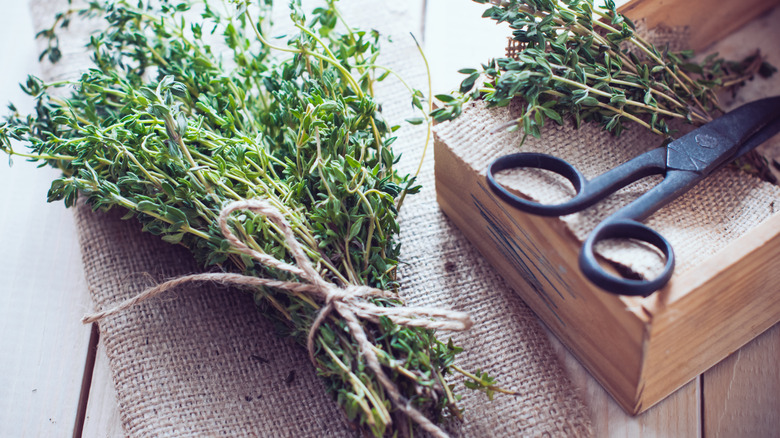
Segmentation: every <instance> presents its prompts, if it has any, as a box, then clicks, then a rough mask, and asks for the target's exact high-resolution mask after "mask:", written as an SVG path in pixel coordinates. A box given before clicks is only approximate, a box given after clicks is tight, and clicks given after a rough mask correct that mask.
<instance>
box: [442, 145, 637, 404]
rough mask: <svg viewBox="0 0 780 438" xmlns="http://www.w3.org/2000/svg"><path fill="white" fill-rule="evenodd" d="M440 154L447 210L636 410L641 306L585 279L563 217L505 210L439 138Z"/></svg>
mask: <svg viewBox="0 0 780 438" xmlns="http://www.w3.org/2000/svg"><path fill="white" fill-rule="evenodd" d="M434 154H435V163H436V164H435V173H436V191H437V195H438V201H439V205H440V207H441V209H442V210H443V211H444V213H445V214H447V216H448V217H449V218H450V219H451V220H452V221H453V222H454V223H455V224H456V225H457V226H458V228H459V229H460V230H461V231H462V232H463V233H464V234H465V235H466V236H467V237H468V239H469V240H470V241H471V242H472V243H473V244H474V245H475V246H476V247H477V248H478V249H479V251H480V252H481V253H482V254H483V255H484V256H485V257H486V258H487V259H488V260H489V261H490V263H491V264H492V265H493V266H494V267H495V268H496V270H497V271H498V272H499V273H500V274H501V275H502V276H503V278H504V279H505V280H506V281H507V283H509V284H510V285H511V286H512V287H513V288H514V289H515V291H517V293H519V294H520V296H521V297H522V298H523V300H524V301H525V302H526V303H527V304H528V305H529V306H530V307H531V308H532V309H533V310H534V312H536V314H537V315H538V316H539V317H540V318H541V319H542V320H543V321H544V322H545V324H546V325H547V326H548V327H549V328H550V329H551V330H552V331H553V332H554V333H555V334H556V336H558V337H559V338H560V339H561V340H562V341H563V343H564V344H566V345H567V346H568V347H569V348H570V349H571V350H572V351H573V353H574V354H575V356H577V357H578V358H579V359H580V361H581V362H582V363H583V364H584V365H585V366H586V368H588V370H589V371H590V373H591V374H592V375H593V376H594V377H595V378H596V379H597V380H599V382H600V383H601V384H602V385H603V386H604V387H605V388H606V389H607V390H608V391H609V392H610V393H611V394H612V395H613V397H614V398H615V399H616V400H617V401H618V403H620V404H621V405H622V406H623V408H624V409H626V410H627V411H630V412H633V411H635V409H636V406H637V405H639V404H640V402H639V400H638V395H639V394H638V391H637V389H638V385H639V380H640V373H641V369H642V360H643V357H644V349H645V348H646V333H647V332H648V328H647V327H646V320H644V319H643V318H642V315H643V313H642V310H641V308H640V306H639V305H637V306H636V307H635V308H634V310H632V309H631V308H630V307H631V306H630V303H632V302H634V301H632V300H631V299H623V298H619V297H616V296H614V295H610V294H605V293H604V292H602V291H599V290H597V289H595V287H594V286H593V285H591V284H590V283H589V282H587V280H586V279H585V278H584V277H582V275H581V274H580V273H579V268H578V267H577V262H576V261H577V253H578V252H579V245H578V243H577V242H575V240H574V239H573V237H571V236H570V235H569V233H568V232H567V231H565V228H564V225H563V224H562V223H561V222H560V221H559V220H558V219H555V218H542V217H538V216H531V215H526V214H524V213H521V212H518V211H515V210H514V209H511V208H507V207H506V206H505V205H504V204H503V202H502V201H500V200H498V199H497V198H496V197H495V195H493V194H492V193H491V192H490V191H489V189H488V188H487V186H486V185H485V183H484V179H485V178H484V175H482V174H481V173H480V172H478V171H476V170H475V169H474V168H472V167H471V166H469V165H468V164H466V163H465V162H464V161H463V160H461V159H460V158H459V157H458V156H457V154H456V153H454V152H453V151H452V150H451V149H450V148H449V147H448V146H447V145H446V144H445V143H444V142H443V141H441V140H440V139H439V138H438V136H437V137H436V140H435V142H434ZM636 302H637V303H638V302H639V301H638V300H637V301H636Z"/></svg>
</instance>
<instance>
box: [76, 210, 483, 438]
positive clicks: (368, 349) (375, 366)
mask: <svg viewBox="0 0 780 438" xmlns="http://www.w3.org/2000/svg"><path fill="white" fill-rule="evenodd" d="M245 210H248V211H253V212H255V213H259V214H261V215H263V216H265V217H266V218H267V219H268V220H269V221H271V222H272V223H273V224H274V225H276V227H277V228H278V229H279V230H280V231H281V232H282V234H283V236H284V239H285V243H286V244H287V247H288V249H289V251H290V252H291V254H292V256H293V258H294V259H295V265H292V264H289V263H287V262H284V261H282V260H279V259H277V258H275V257H273V256H270V255H268V254H265V253H262V252H259V251H257V250H255V249H253V248H250V247H249V246H248V245H247V244H246V243H244V242H243V241H241V240H240V239H239V238H238V237H237V236H236V235H235V233H233V231H232V230H231V229H230V227H229V226H228V218H229V217H230V215H231V214H232V213H233V212H236V211H245ZM218 223H219V227H220V230H221V231H222V234H223V235H224V236H225V238H226V239H227V240H228V241H229V242H230V245H231V247H232V249H233V250H235V251H237V252H239V253H241V254H245V255H247V256H249V257H251V258H252V259H253V260H255V261H256V262H258V263H261V264H263V265H265V266H266V267H271V268H276V269H280V270H283V271H286V272H289V273H291V274H294V275H296V276H297V277H298V278H300V279H301V280H302V281H301V282H295V281H281V280H275V279H268V278H259V277H253V276H248V275H243V274H232V273H206V274H193V275H185V276H181V277H178V278H175V279H173V280H169V281H167V282H165V283H162V284H160V285H158V286H155V287H153V288H150V289H147V290H145V291H144V292H141V293H140V294H138V295H136V296H135V297H132V298H130V299H128V300H126V301H124V302H122V303H120V304H119V305H117V306H116V307H114V308H112V309H109V310H105V311H102V312H97V313H94V314H91V315H87V316H85V317H84V318H82V322H84V323H90V322H95V321H99V320H101V319H103V318H105V317H107V316H110V315H113V314H116V313H119V312H121V311H123V310H126V309H128V308H130V307H132V306H135V305H136V304H138V303H140V302H142V301H145V300H147V299H149V298H152V297H154V296H156V295H159V294H161V293H163V292H165V291H168V290H170V289H173V288H175V287H177V286H179V285H181V284H183V283H188V282H193V281H212V282H216V283H222V284H226V285H238V286H265V287H271V288H276V289H280V290H286V291H290V292H294V293H306V294H309V295H310V296H312V297H314V298H317V299H318V300H319V301H320V302H322V303H323V306H322V308H320V310H319V312H318V314H317V317H316V318H315V320H314V322H313V323H312V326H311V328H310V329H309V334H308V337H307V342H306V347H307V349H308V351H309V358H310V359H311V361H312V363H314V365H315V366H317V361H316V359H315V356H314V353H315V348H316V346H315V340H316V334H317V330H318V329H319V327H320V325H322V323H323V322H324V321H325V318H327V317H328V315H330V314H331V313H332V312H333V311H335V312H336V313H338V314H339V315H340V316H341V318H342V319H343V320H344V322H345V323H346V325H347V328H348V329H349V332H350V333H351V334H352V336H353V337H354V338H355V341H356V343H357V344H358V347H359V350H360V353H361V354H362V355H363V357H364V358H365V359H366V364H367V365H368V366H369V368H371V370H372V371H374V373H375V374H376V376H377V380H379V382H380V384H381V385H382V386H383V387H384V389H385V390H386V392H387V394H388V395H389V397H390V399H391V400H392V401H393V403H394V404H395V405H396V407H398V408H399V409H400V410H402V411H403V412H404V413H405V414H406V415H408V416H409V417H410V418H412V419H413V420H414V421H415V422H417V423H418V424H419V425H420V426H421V427H422V428H423V429H425V430H426V431H428V432H430V433H431V434H433V435H434V436H439V437H441V436H446V434H445V433H444V431H442V430H441V429H440V428H439V427H438V426H436V425H435V424H433V423H432V422H431V421H430V420H429V419H428V418H426V417H425V416H424V415H423V414H422V413H421V412H419V411H418V410H417V409H415V408H414V407H412V406H411V404H410V403H409V401H408V400H406V399H405V398H404V397H403V396H402V395H401V393H400V391H399V390H398V387H397V386H396V385H395V383H394V382H393V381H392V380H390V378H389V377H387V375H386V374H385V373H384V371H383V370H382V366H381V364H380V363H379V359H378V358H377V356H376V352H375V351H374V345H373V344H372V343H371V341H369V340H368V336H367V334H366V332H365V329H364V328H363V325H362V324H361V323H360V319H364V320H367V321H371V322H373V323H378V322H379V318H380V317H383V316H384V317H387V318H389V319H390V320H391V321H393V322H394V323H396V324H399V325H404V326H408V327H425V328H429V329H443V330H467V329H468V328H470V327H471V325H472V321H471V318H470V317H469V315H468V314H467V313H464V312H456V311H451V310H442V309H436V308H431V307H407V306H385V305H382V304H381V302H379V304H378V303H377V302H372V301H370V300H369V299H370V298H386V299H393V300H399V298H398V297H397V296H396V295H395V294H394V293H392V292H390V291H386V290H382V289H377V288H373V287H369V286H365V285H357V284H347V285H344V286H339V285H336V284H334V283H331V282H328V281H327V280H325V279H324V278H323V277H322V275H320V273H319V272H318V271H317V270H316V269H315V267H314V266H313V265H312V262H311V260H310V259H309V257H308V256H307V255H306V252H305V251H304V249H303V247H302V246H301V244H300V243H299V242H298V240H297V239H296V238H295V232H294V230H293V228H292V226H290V224H289V223H288V222H287V219H286V218H285V217H284V215H283V214H282V213H281V212H280V211H279V210H278V209H277V208H276V207H274V206H273V205H271V204H270V203H269V202H268V201H266V200H262V199H252V200H243V201H234V202H231V203H229V204H227V205H226V206H225V207H224V208H223V209H222V211H221V212H220V214H219V218H218ZM387 420H388V424H389V423H390V422H391V421H392V420H391V419H389V418H388V419H387Z"/></svg>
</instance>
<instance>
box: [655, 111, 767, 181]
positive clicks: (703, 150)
mask: <svg viewBox="0 0 780 438" xmlns="http://www.w3.org/2000/svg"><path fill="white" fill-rule="evenodd" d="M779 131H780V96H777V97H769V98H766V99H761V100H757V101H754V102H750V103H748V104H745V105H742V106H741V107H739V108H737V109H735V110H733V111H730V112H728V113H726V114H724V115H723V116H721V117H719V118H717V119H715V120H713V121H712V122H710V123H707V124H706V125H704V126H702V127H701V128H699V129H696V130H694V131H692V132H690V133H688V134H686V135H684V136H683V137H681V138H679V139H678V140H675V141H673V142H671V143H669V145H668V146H667V148H668V152H667V159H666V162H667V167H668V168H669V169H678V170H689V171H694V172H697V173H702V174H705V175H706V174H709V173H710V172H712V171H713V170H714V169H716V168H717V167H719V166H720V165H721V164H723V163H725V162H728V161H731V160H733V159H735V158H736V157H738V156H740V155H742V154H744V153H746V152H748V151H750V150H751V149H753V148H755V147H756V146H758V145H760V144H761V143H763V142H764V141H766V140H767V139H769V138H770V137H772V136H773V135H774V134H776V133H777V132H779Z"/></svg>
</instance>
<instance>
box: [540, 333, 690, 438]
mask: <svg viewBox="0 0 780 438" xmlns="http://www.w3.org/2000/svg"><path fill="white" fill-rule="evenodd" d="M547 333H548V335H549V338H550V343H551V344H552V346H553V349H554V350H555V352H556V354H557V355H558V359H559V360H560V361H561V364H562V365H563V366H564V368H565V369H566V372H567V374H568V376H569V379H570V380H571V382H572V384H573V385H574V386H575V387H576V388H577V389H578V390H579V393H580V396H581V397H583V399H584V401H585V404H586V405H587V407H588V411H589V413H590V416H591V420H592V421H593V431H594V436H597V437H615V438H616V437H626V438H628V437H631V438H634V437H636V438H642V437H672V436H678V437H695V436H701V421H700V411H701V410H700V406H699V404H700V387H701V385H700V382H699V379H694V380H693V381H692V382H690V383H688V384H687V385H685V386H684V387H682V388H680V389H679V390H678V391H676V392H675V393H674V394H672V395H671V396H669V397H668V398H667V399H666V400H664V401H663V402H661V403H658V404H657V405H655V406H653V407H652V408H650V409H649V410H648V411H646V412H645V413H643V414H641V415H638V416H631V415H629V414H627V413H626V412H625V411H624V410H623V409H622V408H621V407H620V406H619V405H618V404H617V403H616V402H615V400H614V399H613V398H612V397H611V396H610V395H609V394H608V393H607V392H606V391H605V390H604V388H603V387H602V386H601V385H599V383H598V382H597V381H596V380H595V379H594V378H593V377H592V376H591V375H590V374H589V373H588V371H587V370H586V369H585V367H583V366H582V364H580V363H579V362H578V361H577V359H576V358H575V357H574V356H573V355H572V354H571V353H569V351H568V350H566V347H564V345H563V344H562V343H561V342H560V341H559V340H558V339H557V338H556V337H555V335H553V333H552V332H551V331H549V330H548V331H547Z"/></svg>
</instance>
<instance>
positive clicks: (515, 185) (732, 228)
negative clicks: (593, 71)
mask: <svg viewBox="0 0 780 438" xmlns="http://www.w3.org/2000/svg"><path fill="white" fill-rule="evenodd" d="M523 109H524V108H523V107H522V105H520V104H518V103H516V102H514V103H513V104H512V105H510V106H508V107H505V108H492V109H491V108H487V107H486V105H485V104H484V102H476V103H471V104H469V105H468V106H467V108H465V109H464V112H463V115H461V116H460V117H459V118H458V119H456V120H455V121H454V122H448V123H443V124H441V125H438V126H437V127H436V129H435V135H436V140H437V141H441V142H444V143H445V144H446V145H447V146H448V147H449V148H451V149H452V150H453V152H454V153H455V154H456V155H457V156H458V157H460V158H461V159H462V160H464V161H465V162H466V163H468V164H469V165H470V166H472V167H473V168H474V170H475V171H476V172H480V173H484V172H485V169H487V166H488V165H489V163H490V162H491V161H492V160H494V159H496V158H498V157H500V156H502V155H505V154H509V153H514V152H520V151H522V152H543V153H546V154H550V155H554V156H557V157H561V158H564V159H565V160H567V161H568V162H570V163H571V164H573V165H574V166H575V167H577V168H578V169H580V171H581V172H582V173H583V174H584V175H585V177H586V178H588V179H591V178H593V177H595V176H597V175H599V174H601V173H603V172H605V171H606V170H608V169H611V168H613V167H615V166H617V165H619V164H621V163H623V162H625V161H628V160H629V159H631V158H633V157H635V156H637V155H639V154H641V153H642V152H644V151H647V150H650V149H653V148H655V147H658V146H660V144H661V142H662V139H660V138H659V137H658V136H656V135H654V134H652V133H651V132H649V131H647V130H645V129H641V128H639V127H637V126H634V127H632V129H629V130H628V131H625V132H624V133H623V134H621V135H620V136H619V137H617V138H616V137H614V136H612V135H610V134H608V133H606V132H605V131H603V130H602V129H601V127H600V126H598V125H596V124H584V125H582V126H581V127H580V128H579V129H576V128H575V127H574V126H573V124H571V123H566V124H564V125H563V126H558V125H556V124H554V123H552V122H550V124H549V125H547V126H545V128H544V130H543V135H542V138H541V139H536V138H532V137H530V136H529V137H527V138H526V140H525V143H523V144H522V146H520V145H521V139H522V136H523V133H522V132H518V131H515V132H509V131H506V130H501V131H495V127H496V126H500V125H502V124H504V123H505V122H506V121H508V120H512V119H516V118H518V117H519V116H520V115H521V114H522V111H523ZM688 129H690V128H688ZM499 181H500V182H501V183H502V184H504V185H505V186H507V187H509V188H511V189H513V190H515V191H517V192H519V193H522V194H523V195H525V196H527V197H529V198H530V199H533V200H535V201H538V202H542V203H549V204H556V203H560V202H563V201H565V200H566V199H568V198H569V197H571V196H573V194H574V189H573V188H572V187H571V185H570V184H569V183H568V181H566V180H565V179H564V178H562V177H558V176H557V175H552V174H551V173H549V172H546V171H538V170H528V169H524V170H519V171H508V172H503V173H501V174H500V175H499ZM660 181H661V177H660V176H657V177H650V178H646V179H643V180H640V181H637V182H635V183H633V184H631V185H630V186H628V187H626V188H624V189H622V190H620V191H618V192H617V193H616V194H615V195H613V196H611V197H609V198H607V199H605V200H603V201H601V202H599V203H598V204H596V205H594V206H592V207H590V208H588V209H585V210H583V211H582V212H579V213H574V214H570V215H567V216H563V217H561V220H562V221H563V223H564V224H565V225H566V228H568V230H569V231H570V232H571V233H572V234H573V236H574V237H575V238H576V239H578V240H580V241H584V240H585V238H587V236H588V234H589V233H590V231H591V230H593V228H594V227H595V226H596V225H597V224H598V223H599V222H601V221H602V220H603V219H605V218H606V217H607V216H609V215H610V214H612V213H614V212H615V211H617V210H618V209H619V208H621V207H623V206H625V205H626V204H628V203H629V202H631V201H632V200H634V199H636V198H637V197H638V196H640V195H641V194H643V193H645V192H647V191H648V190H649V189H650V188H651V187H652V186H654V185H655V184H657V183H658V182H660ZM778 201H780V187H778V186H776V185H774V184H771V183H768V182H765V181H762V180H760V179H758V178H756V177H753V176H751V175H749V174H747V173H745V172H743V171H740V170H739V169H737V168H734V167H726V168H723V169H720V170H718V171H717V172H715V173H714V174H713V175H711V176H710V177H708V178H706V179H705V180H704V181H703V182H701V183H700V184H698V185H697V186H695V187H694V188H693V189H691V191H689V192H688V193H686V194H685V195H684V196H682V197H680V198H678V199H677V200H675V201H673V202H672V203H670V204H669V205H667V206H666V207H664V208H662V209H661V210H659V211H658V212H656V213H654V214H653V215H652V216H651V217H650V218H648V219H647V220H646V221H645V223H646V224H647V225H648V226H650V227H651V228H653V229H654V230H656V231H658V232H659V233H661V235H663V236H664V237H666V239H667V240H668V241H669V242H670V243H671V244H672V247H673V248H674V252H675V257H676V266H675V274H676V275H677V274H680V273H683V272H685V271H686V270H687V269H690V268H691V267H694V266H696V265H698V264H700V263H702V262H703V261H704V260H706V259H707V258H709V257H711V256H712V255H714V254H715V253H717V252H718V251H720V250H722V249H723V248H724V247H725V246H726V245H727V244H728V243H729V242H732V241H734V240H736V239H738V238H739V237H740V236H742V235H744V234H745V233H746V232H748V231H750V230H751V229H753V228H755V227H756V226H757V225H758V224H760V223H761V222H763V221H765V220H766V219H768V218H769V217H770V216H772V215H773V214H774V213H775V212H776V211H777V210H778V209H780V203H779V202H778ZM596 250H597V252H599V253H600V254H601V255H603V256H604V257H606V258H607V259H609V260H611V261H613V262H614V263H616V264H618V265H620V266H622V267H624V268H627V269H628V270H629V271H632V272H634V273H636V274H639V275H641V276H645V277H650V278H652V277H653V276H654V275H655V274H656V273H658V272H659V271H660V269H661V268H662V267H663V263H662V262H663V256H661V255H660V254H659V253H658V252H657V251H655V249H654V248H650V247H648V246H646V245H640V244H636V243H632V242H630V241H625V240H610V241H606V242H602V243H600V244H597V246H596Z"/></svg>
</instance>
